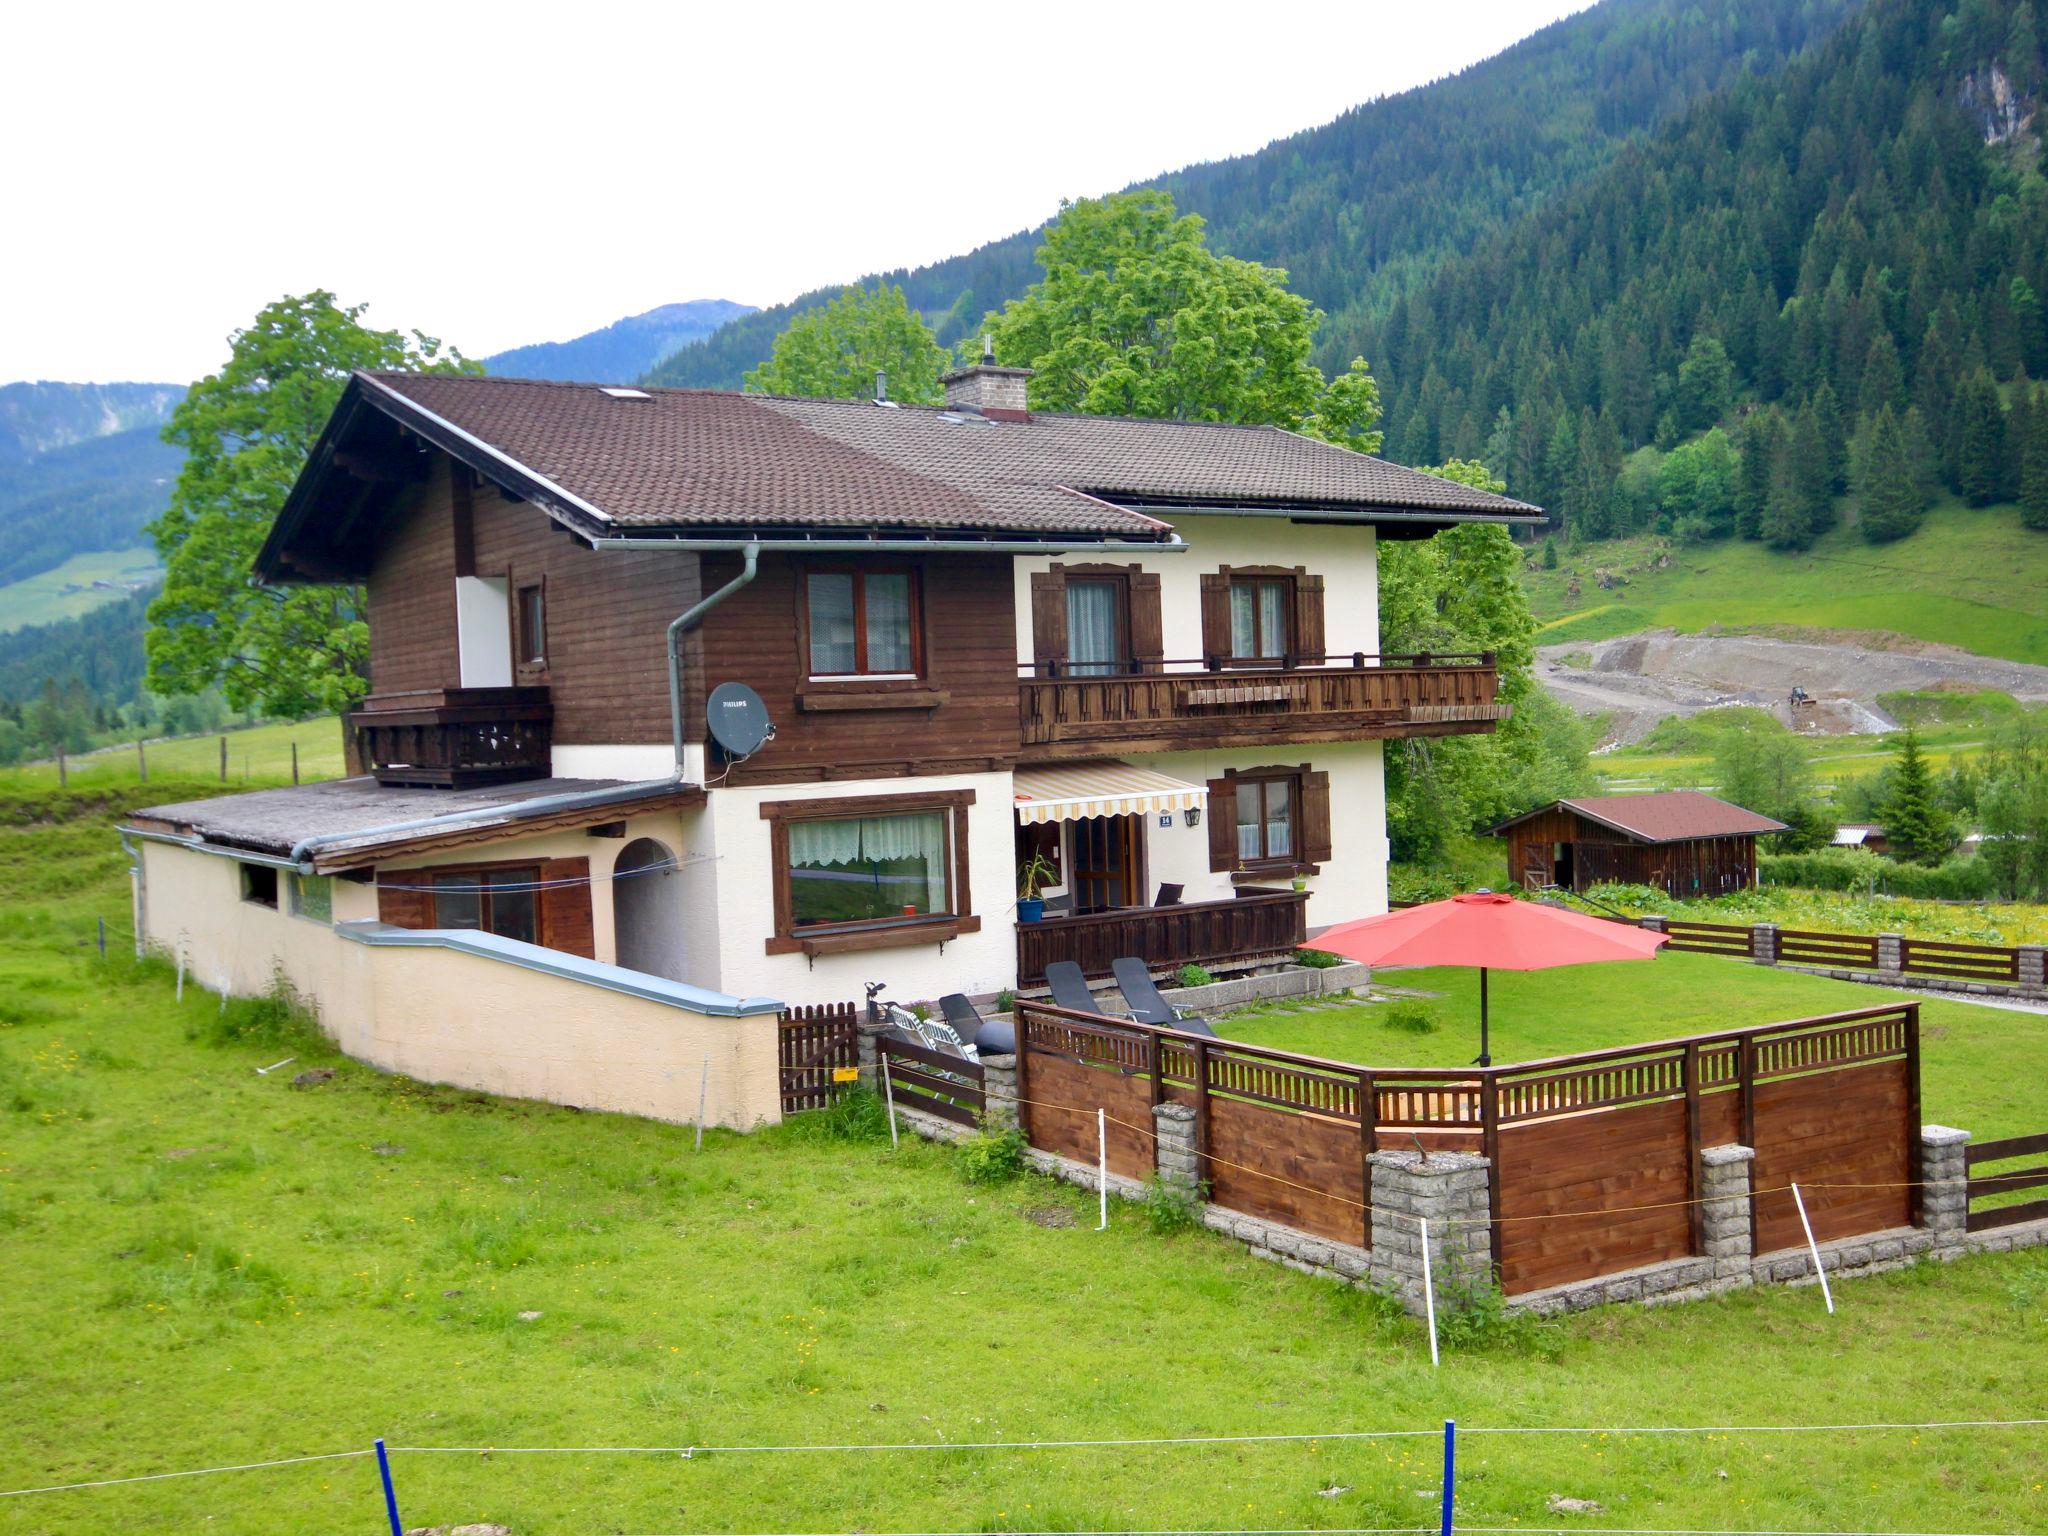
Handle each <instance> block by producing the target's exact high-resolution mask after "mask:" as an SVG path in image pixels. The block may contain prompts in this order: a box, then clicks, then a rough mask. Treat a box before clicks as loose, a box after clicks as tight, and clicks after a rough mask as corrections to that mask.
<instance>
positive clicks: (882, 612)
mask: <svg viewBox="0 0 2048 1536" xmlns="http://www.w3.org/2000/svg"><path fill="white" fill-rule="evenodd" d="M867 599H868V665H867V670H868V671H870V672H908V671H909V670H910V664H911V656H910V578H909V577H908V576H906V575H903V574H902V573H900V572H899V573H897V574H895V575H878V576H870V577H868V578H867Z"/></svg>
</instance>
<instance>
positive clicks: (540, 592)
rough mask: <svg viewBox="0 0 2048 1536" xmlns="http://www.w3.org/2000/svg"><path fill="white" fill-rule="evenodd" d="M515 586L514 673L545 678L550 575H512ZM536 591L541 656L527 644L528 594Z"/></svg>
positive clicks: (520, 676)
mask: <svg viewBox="0 0 2048 1536" xmlns="http://www.w3.org/2000/svg"><path fill="white" fill-rule="evenodd" d="M507 584H508V585H509V586H510V587H511V589H512V673H513V675H514V676H515V677H519V678H526V679H532V678H541V677H545V676H547V670H548V579H547V577H546V575H544V574H543V575H540V576H536V577H534V578H533V579H532V580H530V581H521V580H518V579H517V578H509V579H508V583H507ZM529 592H531V593H533V594H534V604H535V607H536V608H537V609H538V610H539V617H540V655H538V656H530V655H528V654H527V653H528V652H529V651H530V650H531V649H532V647H531V646H530V645H528V643H527V626H526V594H527V593H529Z"/></svg>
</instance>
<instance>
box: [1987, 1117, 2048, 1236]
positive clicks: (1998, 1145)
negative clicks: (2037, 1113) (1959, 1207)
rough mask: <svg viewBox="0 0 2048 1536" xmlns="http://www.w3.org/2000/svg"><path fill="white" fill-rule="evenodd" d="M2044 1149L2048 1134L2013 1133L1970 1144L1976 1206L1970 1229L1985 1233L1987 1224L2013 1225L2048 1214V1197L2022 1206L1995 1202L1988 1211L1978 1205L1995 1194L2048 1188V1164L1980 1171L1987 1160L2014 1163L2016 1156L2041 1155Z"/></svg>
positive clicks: (2046, 1150) (1989, 1161)
mask: <svg viewBox="0 0 2048 1536" xmlns="http://www.w3.org/2000/svg"><path fill="white" fill-rule="evenodd" d="M2044 1152H2048V1135H2040V1136H2012V1137H2008V1138H2007V1139H2006V1140H2004V1141H1980V1142H1977V1143H1975V1144H1974V1145H1972V1146H1971V1147H1970V1149H1969V1152H1968V1155H1967V1161H1968V1164H1969V1169H1970V1183H1969V1191H1970V1205H1971V1207H1972V1208H1971V1210H1970V1214H1969V1220H1968V1226H1969V1230H1970V1231H1972V1232H1982V1231H1984V1230H1985V1229H1986V1228H1987V1227H2010V1226H2014V1225H2016V1224H2017V1223H2019V1222H2022V1221H2039V1220H2040V1219H2041V1218H2042V1217H2044V1216H2048V1200H2028V1201H2024V1202H2022V1203H2021V1204H2018V1205H1994V1206H1990V1207H1988V1208H1986V1209H1984V1210H1978V1209H1976V1208H1975V1207H1976V1204H1977V1202H1978V1201H1979V1200H1982V1199H1986V1198H1988V1197H1989V1196H1992V1195H2006V1194H2014V1193H2017V1192H2019V1191H2021V1190H2028V1189H2042V1188H2048V1166H2042V1165H2039V1164H2037V1165H2035V1166H2034V1167H2032V1168H2016V1169H2012V1170H2010V1171H2008V1172H2005V1173H1983V1174H1980V1173H1978V1172H1977V1170H1978V1169H1979V1168H1980V1167H1983V1166H1984V1165H1985V1164H1987V1163H2003V1162H2010V1161H2011V1160H2012V1159H2013V1158H2016V1157H2032V1156H2038V1155H2039V1154H2041V1153H2044Z"/></svg>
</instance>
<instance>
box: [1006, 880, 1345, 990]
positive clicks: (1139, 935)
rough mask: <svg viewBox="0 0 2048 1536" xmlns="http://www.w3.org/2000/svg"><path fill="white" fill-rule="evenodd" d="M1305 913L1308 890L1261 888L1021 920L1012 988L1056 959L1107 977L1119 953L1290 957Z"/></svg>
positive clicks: (1304, 928)
mask: <svg viewBox="0 0 2048 1536" xmlns="http://www.w3.org/2000/svg"><path fill="white" fill-rule="evenodd" d="M1307 911H1308V893H1307V892H1306V891H1259V892H1256V893H1250V892H1245V893H1240V894H1238V895H1236V896H1230V897H1226V898H1225V899H1223V900H1222V901H1184V902H1178V903H1176V904H1174V905H1173V906H1169V907H1118V908H1116V909H1115V910H1114V911H1110V912H1086V913H1082V914H1080V915H1078V916H1074V917H1048V918H1046V919H1044V920H1043V921H1041V922H1036V923H1019V924H1017V985H1018V986H1020V987H1037V986H1043V985H1044V984H1045V968H1046V967H1047V966H1048V965H1050V964H1051V963H1052V962H1053V961H1055V960H1072V961H1074V962H1075V963H1076V964H1078V965H1079V966H1080V967H1081V971H1082V974H1083V975H1086V976H1091V977H1094V976H1107V975H1108V974H1109V968H1110V964H1111V962H1113V961H1115V960H1119V959H1121V958H1122V957H1124V956H1125V955H1136V956H1137V957H1138V958H1139V959H1140V960H1142V961H1144V962H1145V963H1146V964H1147V965H1148V966H1152V967H1154V968H1157V967H1159V966H1164V965H1187V964H1190V963H1192V964H1195V965H1204V964H1210V963H1213V962H1215V961H1218V960H1249V959H1253V958H1255V957H1257V956H1261V955H1289V954H1292V953H1293V951H1294V947H1295V946H1296V945H1297V944H1299V943H1301V942H1302V941H1303V940H1304V939H1306V938H1307V937H1308V919H1307V916H1306V914H1307Z"/></svg>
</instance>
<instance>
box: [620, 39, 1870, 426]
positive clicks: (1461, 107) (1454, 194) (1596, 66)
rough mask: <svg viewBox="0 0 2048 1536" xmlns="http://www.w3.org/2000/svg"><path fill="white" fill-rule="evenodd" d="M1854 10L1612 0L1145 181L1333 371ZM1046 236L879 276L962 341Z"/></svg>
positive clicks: (748, 349) (777, 314) (700, 376)
mask: <svg viewBox="0 0 2048 1536" xmlns="http://www.w3.org/2000/svg"><path fill="white" fill-rule="evenodd" d="M1855 5H1856V0H1607V3H1606V4H1603V5H1598V6H1595V7H1594V8H1592V9H1591V10H1587V11H1583V12H1580V13H1579V14H1577V15H1575V16H1570V17H1567V18H1566V19H1564V20H1563V21H1559V22H1556V23H1554V24H1553V25H1551V26H1548V27H1545V28H1544V29H1543V30H1541V31H1539V32H1537V33H1535V34H1534V35H1532V36H1530V37H1528V38H1525V39H1524V40H1523V41H1521V42H1520V43H1517V44H1516V45H1514V46H1513V47H1511V48H1509V49H1506V50H1505V51H1503V52H1501V53H1499V54H1496V55H1494V56H1493V57H1492V58H1490V59H1487V60H1484V61H1483V62H1481V63H1478V64H1475V65H1473V66H1471V67H1470V68H1468V69H1466V70H1463V71H1461V72H1460V73H1458V74H1456V75H1452V76H1450V77H1448V78H1446V79H1443V80H1438V81H1434V82H1432V83H1430V84H1428V85H1423V86H1419V87H1417V88H1415V89H1413V90H1410V91H1406V92H1403V93H1401V94H1400V95H1397V96H1389V97H1382V98H1380V99H1378V100H1376V101H1371V102H1368V103H1366V104H1364V105H1362V106H1359V107H1356V108H1354V109H1353V110H1352V111H1349V112H1347V113H1345V114H1344V115H1343V116H1341V117H1339V118H1337V119H1336V120H1335V121H1334V122H1330V123H1326V124H1324V125H1322V126H1321V127H1317V128H1312V129H1308V130H1306V131H1304V132H1302V133H1298V134H1295V135H1293V136H1291V137H1289V138H1286V139H1281V140H1277V141H1276V142H1274V143H1272V144H1269V145H1267V146H1266V147H1265V148H1264V149H1261V150H1259V151H1257V152H1256V153H1253V154H1248V155H1242V156H1239V157H1237V158H1234V159H1230V160H1223V161H1216V162H1212V163H1209V164H1203V165H1193V166H1189V167H1186V168H1184V169H1182V170H1179V171H1175V172H1172V173H1170V174H1167V175H1162V176H1157V177H1153V178H1150V179H1148V180H1146V181H1144V182H1141V183H1138V185H1142V186H1158V187H1164V188H1165V189H1167V190H1168V191H1170V192H1171V193H1172V194H1173V195H1174V198H1175V200H1176V202H1177V203H1178V204H1179V206H1180V207H1181V208H1182V209H1183V210H1185V211H1188V212H1193V213H1199V214H1201V215H1202V216H1203V217H1204V218H1206V219H1207V220H1208V222H1209V239H1210V243H1211V244H1212V245H1213V246H1215V247H1216V248H1217V249H1219V250H1222V251H1225V252H1228V253H1229V254H1231V255H1235V256H1243V257H1248V258H1251V259H1254V260H1257V261H1262V262H1267V263H1270V264H1273V265H1277V266H1281V267H1285V268H1287V269H1288V272H1289V274H1290V278H1291V283H1292V286H1293V288H1294V289H1295V291H1297V292H1299V293H1303V294H1306V295H1307V296H1308V297H1309V298H1311V299H1312V300H1314V301H1315V303H1316V304H1318V305H1319V306H1321V307H1322V308H1323V309H1324V310H1326V311H1327V312H1328V316H1329V318H1328V319H1327V320H1326V321H1325V322H1324V325H1323V328H1322V331H1321V333H1320V335H1319V337H1318V345H1317V350H1318V358H1317V360H1318V361H1319V362H1320V363H1321V364H1322V365H1323V366H1324V367H1325V368H1326V369H1335V368H1341V367H1343V366H1344V364H1346V363H1348V362H1349V360H1350V359H1351V358H1352V357H1353V356H1356V355H1358V353H1359V352H1360V350H1361V349H1362V346H1363V343H1364V339H1365V336H1366V334H1367V332H1368V329H1369V327H1370V324H1371V322H1372V320H1373V319H1374V318H1375V317H1377V316H1379V315H1383V314H1384V313H1385V312H1386V310H1387V308H1388V307H1389V306H1390V305H1391V304H1392V302H1393V301H1394V299H1395V298H1396V297H1397V296H1398V295H1399V294H1401V293H1403V292H1406V291H1408V290H1409V289H1410V288H1412V287H1413V286H1414V285H1415V284H1417V283H1418V282H1421V281H1424V280H1426V279H1428V278H1429V277H1430V276H1431V275H1432V273H1433V270H1434V268H1435V267H1436V265H1437V264H1438V263H1439V262H1440V261H1442V260H1443V259H1444V258H1445V257H1447V256H1450V255H1452V254H1454V253H1456V252H1459V251H1463V250H1466V249H1469V248H1471V247H1472V246H1473V245H1475V244H1476V243H1478V242H1479V241H1480V240H1482V239H1484V238H1485V237H1487V236H1488V235H1490V234H1492V233H1493V232H1495V231H1497V230H1499V229H1500V228H1502V227H1504V226H1505V225H1506V224H1507V223H1508V222H1509V221H1510V220H1512V219H1515V218H1517V217H1519V216H1521V215H1524V214H1526V213H1528V212H1529V211H1530V210H1532V209H1534V208H1537V207H1540V206H1542V205H1543V204H1544V203H1546V202H1547V201H1548V200H1549V199H1551V198H1553V197H1555V196H1556V195H1558V194H1560V193H1561V192H1563V191H1565V190H1567V189H1569V188H1571V187H1574V186H1577V185H1579V184H1581V183H1582V182H1583V181H1585V180H1586V179H1588V178H1590V177H1591V176H1593V175H1594V174H1596V173H1597V172H1599V171H1601V170H1602V169H1604V168H1605V167H1606V166H1607V165H1609V164H1610V163H1612V161H1613V160H1614V158H1615V156H1616V155H1617V154H1619V153H1620V152H1621V151H1622V150H1623V149H1624V148H1625V147H1626V146H1628V145H1629V144H1632V143H1634V142H1636V141H1637V140H1639V139H1640V138H1641V137H1642V135H1643V134H1645V133H1646V132H1648V131H1649V130H1650V129H1652V128H1654V127H1656V126H1657V125H1659V124H1661V123H1663V122H1664V121H1666V120H1667V119H1669V118H1670V117H1671V116H1672V115H1674V114H1675V113H1677V112H1679V111H1682V110H1683V109H1684V108H1686V107H1688V106H1689V105H1691V104H1692V103H1693V102H1695V101H1697V100H1698V99H1700V98H1702V97H1704V96H1706V95H1708V94H1709V93H1711V92H1713V91H1716V90H1718V89H1720V88H1722V87H1724V86H1726V85H1729V84H1731V83H1732V82H1734V81H1736V80H1739V79H1741V78H1743V77H1744V76H1747V75H1751V74H1756V73H1763V72H1768V71H1770V70H1773V69H1776V68H1777V67H1779V66H1780V65H1782V64H1783V63H1784V62H1785V61H1787V60H1788V59H1790V58H1792V57H1793V56H1795V55H1797V54H1799V53H1800V52H1802V51H1803V50H1805V49H1806V48H1808V47H1810V46H1811V45H1813V44H1814V43H1816V42H1818V41H1820V40H1822V39H1824V38H1825V37H1827V36H1828V35H1829V34H1830V33H1832V32H1833V31H1834V29H1835V28H1836V27H1837V26H1838V25H1839V24H1840V22H1841V21H1842V20H1843V19H1844V18H1845V17H1846V16H1848V15H1849V14H1850V13H1851V12H1852V11H1853V10H1854V9H1855ZM1040 233H1041V231H1040V230H1039V229H1032V230H1026V231H1022V232H1020V233H1018V234H1015V235H1012V236H1010V237H1008V238H1007V239H1003V240H997V241H994V242H991V243H990V244H987V245H984V246H982V247H980V248H979V249H977V250H974V251H971V252H969V253H967V254H965V255H962V256H956V257H952V258H950V259H948V260H945V261H940V262H936V263H933V264H932V265H930V266H925V267H919V268H916V269H915V270H904V269H898V270H896V271H892V272H885V273H882V274H879V276H880V277H881V279H882V280H883V281H885V282H890V283H899V284H901V285H902V286H903V288H904V291H905V293H906V295H907V296H908V297H909V299H910V302H911V304H912V305H914V306H915V307H916V308H917V309H918V310H920V311H921V312H922V313H923V314H924V315H925V317H926V319H927V320H929V321H931V322H932V323H934V324H935V325H936V326H937V327H938V331H939V338H940V340H942V341H945V342H949V343H950V342H952V341H955V340H957V339H959V338H960V337H962V336H966V335H970V334H972V333H973V331H974V330H975V328H976V327H977V326H979V324H980V322H981V318H982V316H983V314H984V313H985V312H986V311H987V310H989V309H991V308H994V307H997V306H999V305H1001V304H1002V303H1004V302H1005V301H1006V300H1008V299H1010V298H1012V297H1014V296H1016V295H1017V294H1019V293H1021V292H1023V290H1024V289H1025V288H1026V287H1027V286H1028V285H1029V284H1030V283H1032V282H1033V281H1034V280H1035V279H1036V278H1037V276H1038V269H1037V265H1036V263H1035V261H1034V260H1033V252H1034V251H1035V249H1036V247H1037V245H1038V242H1039V239H1040ZM840 291H841V290H840V289H839V288H837V287H834V288H826V289H820V290H818V291H816V292H814V293H809V294H805V295H803V296H802V297H800V298H798V299H796V300H794V301H792V302H791V303H788V304H782V305H777V306H775V307H773V308H770V309H766V310H762V311H759V312H758V313H755V314H752V315H748V316H745V317H743V318H741V319H739V320H736V321H734V322H732V323H730V324H728V325H725V326H723V327H721V328H720V329H719V330H718V331H717V332H716V333H715V334H713V335H711V336H709V337H707V338H706V339H705V340H703V341H700V342H697V343H695V344H693V345H690V346H687V347H685V348H683V349H682V350H681V351H680V352H678V353H676V354H675V355H674V356H672V357H669V358H667V359H666V360H665V361H663V362H662V363H661V364H660V366H658V367H654V368H651V369H650V370H648V372H647V374H646V382H648V383H652V384H675V385H696V386H704V387H714V388H736V387H738V385H739V382H740V376H741V375H742V374H743V373H745V372H746V370H747V369H749V368H751V367H753V366H754V365H755V364H757V363H759V362H760V361H761V360H762V359H763V358H765V357H766V356H767V355H768V351H769V349H770V347H771V346H772V345H773V343H774V339H775V337H776V335H777V334H779V333H780V332H781V330H782V329H783V327H785V326H786V325H787V324H788V323H789V320H790V317H791V316H792V315H793V314H795V313H797V312H799V311H801V310H804V309H809V308H812V307H815V306H816V305H819V304H822V303H824V302H825V301H826V300H828V299H830V298H831V297H832V296H833V295H834V294H836V293H838V292H840ZM1368 360H1369V361H1377V359H1371V358H1368Z"/></svg>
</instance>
